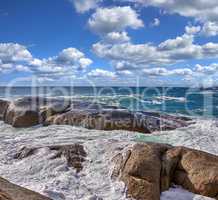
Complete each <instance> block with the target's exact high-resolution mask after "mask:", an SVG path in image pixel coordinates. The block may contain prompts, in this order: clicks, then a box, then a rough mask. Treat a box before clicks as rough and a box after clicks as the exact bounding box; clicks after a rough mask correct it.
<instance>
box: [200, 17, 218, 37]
mask: <svg viewBox="0 0 218 200" xmlns="http://www.w3.org/2000/svg"><path fill="white" fill-rule="evenodd" d="M202 34H203V35H205V36H216V35H218V21H217V22H210V21H208V22H206V23H205V24H204V25H203V28H202Z"/></svg>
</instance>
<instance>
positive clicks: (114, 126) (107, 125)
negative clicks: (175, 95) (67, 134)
mask: <svg viewBox="0 0 218 200" xmlns="http://www.w3.org/2000/svg"><path fill="white" fill-rule="evenodd" d="M190 123H191V121H190V120H189V119H187V118H184V117H176V116H170V115H160V114H158V113H154V112H131V111H129V110H127V109H124V108H107V107H105V106H102V107H100V108H98V107H97V106H96V107H88V108H87V107H79V108H78V107H73V108H71V109H70V110H69V111H68V112H65V113H62V114H57V115H52V116H51V117H48V118H47V119H46V120H45V122H44V124H45V125H51V124H66V125H73V126H83V127H85V128H88V129H97V130H128V131H137V132H142V133H152V132H154V131H160V130H173V129H176V128H180V127H184V126H188V125H189V124H190Z"/></svg>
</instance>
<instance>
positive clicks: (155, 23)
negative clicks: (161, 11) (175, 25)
mask: <svg viewBox="0 0 218 200" xmlns="http://www.w3.org/2000/svg"><path fill="white" fill-rule="evenodd" d="M159 25H160V20H159V19H158V18H154V20H153V21H152V22H151V23H150V26H151V27H155V26H159Z"/></svg>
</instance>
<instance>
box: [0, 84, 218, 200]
mask: <svg viewBox="0 0 218 200" xmlns="http://www.w3.org/2000/svg"><path fill="white" fill-rule="evenodd" d="M31 95H32V96H36V95H38V96H47V97H54V96H59V97H65V98H73V99H79V100H87V101H97V102H101V103H106V104H111V105H119V106H123V107H127V108H129V109H132V110H155V111H163V112H166V113H172V114H179V115H188V116H191V117H193V119H194V120H195V122H196V123H195V124H192V125H190V126H189V127H184V128H179V129H176V130H172V131H161V132H155V133H153V134H151V135H145V134H141V133H133V132H128V131H118V130H114V131H99V130H88V129H85V128H81V127H72V126H67V125H52V126H48V127H42V126H36V127H32V128H25V129H24V128H20V129H17V128H13V127H11V126H10V125H7V124H4V123H3V122H0V141H1V143H0V160H1V162H0V176H1V177H4V178H6V179H8V180H9V181H11V182H13V183H15V184H18V185H21V186H23V187H26V188H29V189H31V190H34V191H37V192H40V193H41V194H44V195H46V196H48V197H50V198H52V199H54V200H128V198H127V197H126V195H125V194H126V193H125V192H126V191H125V186H124V184H123V183H122V182H119V181H114V180H111V173H112V169H113V163H112V162H111V159H112V158H113V156H114V155H116V154H117V153H120V149H122V148H124V150H126V149H128V148H131V147H132V146H133V145H134V144H135V143H136V142H143V141H144V142H159V143H168V144H172V145H176V146H177V145H182V146H186V147H191V148H194V149H199V150H203V151H206V152H209V153H212V154H215V155H218V147H217V143H218V134H217V133H218V123H217V119H216V118H217V116H218V110H217V107H218V92H216V89H207V90H205V89H189V88H145V87H144V88H123V87H122V88H119V87H113V88H108V87H107V88H104V87H99V88H90V87H76V88H69V87H64V88H60V87H49V88H47V87H46V88H45V87H43V88H32V89H31V88H27V87H17V88H10V90H9V89H8V88H4V87H2V88H0V96H1V98H6V99H14V98H19V97H23V96H31ZM72 143H80V144H82V145H83V146H84V148H85V150H86V152H87V154H88V155H87V159H86V161H85V162H84V169H83V170H82V172H81V173H80V174H77V173H76V172H75V171H74V170H73V169H69V168H68V167H67V163H66V161H65V159H64V158H58V159H52V160H51V159H50V158H51V157H53V156H54V152H53V151H51V150H49V149H48V148H43V149H41V150H39V151H38V152H37V153H36V154H35V155H33V156H30V157H28V158H25V159H22V160H14V159H12V158H13V155H14V154H16V152H17V151H18V150H19V149H21V148H22V147H23V146H49V145H56V144H58V145H61V144H72ZM175 199H176V200H211V198H207V197H203V196H199V195H195V194H192V193H190V192H188V191H186V190H184V189H182V188H180V187H178V186H172V188H171V189H170V190H169V191H166V192H164V193H162V195H161V200H175Z"/></svg>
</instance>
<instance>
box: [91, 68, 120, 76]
mask: <svg viewBox="0 0 218 200" xmlns="http://www.w3.org/2000/svg"><path fill="white" fill-rule="evenodd" d="M87 75H88V76H89V77H92V78H116V74H115V73H114V72H111V71H107V70H103V69H98V68H97V69H94V70H92V71H91V72H89V73H88V74H87Z"/></svg>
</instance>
